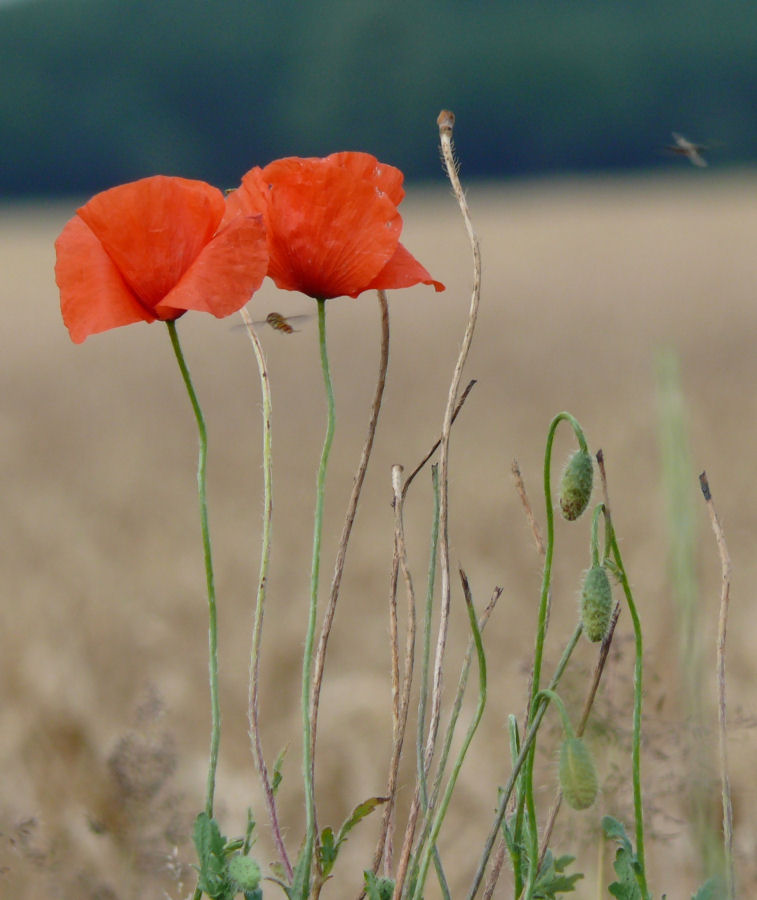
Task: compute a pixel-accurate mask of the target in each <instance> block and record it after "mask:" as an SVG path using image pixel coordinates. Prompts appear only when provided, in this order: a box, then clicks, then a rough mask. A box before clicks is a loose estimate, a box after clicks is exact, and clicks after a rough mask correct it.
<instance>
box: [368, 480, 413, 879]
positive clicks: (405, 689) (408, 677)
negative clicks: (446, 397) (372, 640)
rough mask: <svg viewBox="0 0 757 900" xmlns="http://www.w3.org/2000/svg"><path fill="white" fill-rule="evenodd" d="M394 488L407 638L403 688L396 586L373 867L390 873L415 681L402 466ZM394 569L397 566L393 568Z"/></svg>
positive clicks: (396, 544) (396, 554) (397, 553)
mask: <svg viewBox="0 0 757 900" xmlns="http://www.w3.org/2000/svg"><path fill="white" fill-rule="evenodd" d="M392 489H393V491H394V559H395V562H396V566H397V568H398V569H401V570H402V576H403V579H404V581H405V589H406V592H407V634H406V637H405V660H404V667H403V672H404V674H403V679H402V687H401V689H400V684H399V637H398V632H397V611H396V605H397V604H396V583H395V584H393V587H394V588H395V590H393V592H392V603H391V606H392V614H391V620H392V625H391V628H392V648H393V664H392V756H391V761H390V764H389V777H388V779H387V785H386V795H387V798H388V801H387V804H386V806H385V807H384V816H383V819H382V828H381V837H380V839H379V847H378V848H377V851H376V857H375V859H374V864H375V865H376V866H377V865H378V863H379V862H380V860H381V859H382V857H383V860H384V869H385V871H386V872H387V873H389V872H391V866H392V845H393V841H392V828H391V823H392V817H393V814H394V806H395V801H396V797H397V774H398V771H399V764H400V758H401V756H402V747H403V744H404V740H405V731H406V728H407V716H408V710H409V708H410V689H411V687H412V682H413V662H414V659H415V591H414V589H413V580H412V577H411V575H410V570H409V569H408V566H407V552H406V548H405V528H404V523H403V518H402V466H399V465H394V466H392ZM393 568H394V567H393Z"/></svg>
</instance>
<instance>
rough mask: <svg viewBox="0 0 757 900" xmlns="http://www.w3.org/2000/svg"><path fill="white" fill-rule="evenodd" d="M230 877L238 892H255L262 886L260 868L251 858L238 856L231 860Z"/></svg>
mask: <svg viewBox="0 0 757 900" xmlns="http://www.w3.org/2000/svg"><path fill="white" fill-rule="evenodd" d="M229 876H230V878H231V879H232V881H233V882H234V884H235V885H236V886H237V889H238V890H240V891H243V892H246V891H254V890H255V888H256V887H257V886H258V885H259V884H260V866H259V865H258V864H257V863H256V862H255V860H254V859H251V858H250V857H249V856H242V855H241V854H237V855H236V856H232V858H231V859H230V860H229Z"/></svg>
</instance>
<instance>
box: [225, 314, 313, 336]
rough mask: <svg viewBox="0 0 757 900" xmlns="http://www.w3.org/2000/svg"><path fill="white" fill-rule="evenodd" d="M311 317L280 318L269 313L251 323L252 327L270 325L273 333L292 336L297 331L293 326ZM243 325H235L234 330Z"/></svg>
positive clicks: (279, 315)
mask: <svg viewBox="0 0 757 900" xmlns="http://www.w3.org/2000/svg"><path fill="white" fill-rule="evenodd" d="M312 318H313V317H312V316H307V315H306V316H282V314H281V313H277V312H269V313H268V315H267V316H266V317H265V319H257V320H256V321H255V322H253V323H252V324H253V325H270V326H271V328H273V329H274V330H275V331H280V332H281V333H282V334H294V332H295V331H299V330H300V329H299V328H295V327H294V325H295V324H297V323H302V322H307V320H308V319H312ZM244 327H245V326H244V325H235V326H234V328H235V329H240V328H244Z"/></svg>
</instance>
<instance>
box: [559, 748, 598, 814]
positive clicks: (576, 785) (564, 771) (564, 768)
mask: <svg viewBox="0 0 757 900" xmlns="http://www.w3.org/2000/svg"><path fill="white" fill-rule="evenodd" d="M560 788H561V789H562V793H563V797H564V798H565V802H566V803H567V804H568V806H570V808H571V809H588V808H589V807H590V806H591V805H592V803H593V802H594V801H595V800H596V797H597V791H598V790H599V783H598V781H597V770H596V769H595V768H594V760H593V759H592V758H591V753H590V752H589V748H588V747H587V746H586V744H585V743H584V742H583V741H582V740H581V738H578V737H566V738H565V740H564V741H563V742H562V747H560Z"/></svg>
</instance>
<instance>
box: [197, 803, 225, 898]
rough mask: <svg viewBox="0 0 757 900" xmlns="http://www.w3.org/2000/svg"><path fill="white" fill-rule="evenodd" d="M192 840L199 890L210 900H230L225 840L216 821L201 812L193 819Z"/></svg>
mask: <svg viewBox="0 0 757 900" xmlns="http://www.w3.org/2000/svg"><path fill="white" fill-rule="evenodd" d="M192 840H193V841H194V845H195V848H196V850H197V857H198V859H199V860H200V868H199V872H200V877H199V887H200V889H201V890H202V891H204V893H206V894H207V895H208V897H210V898H211V900H230V898H231V897H232V896H233V889H232V888H231V886H230V885H229V880H228V876H227V865H228V864H227V861H226V852H225V851H226V838H225V837H224V836H223V835H222V834H221V832H220V830H219V828H218V823H217V822H216V820H215V819H211V818H210V817H209V816H208V814H207V813H204V812H201V813H200V814H199V815H198V816H197V818H196V819H195V824H194V828H193V829H192ZM230 891H232V893H230Z"/></svg>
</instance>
